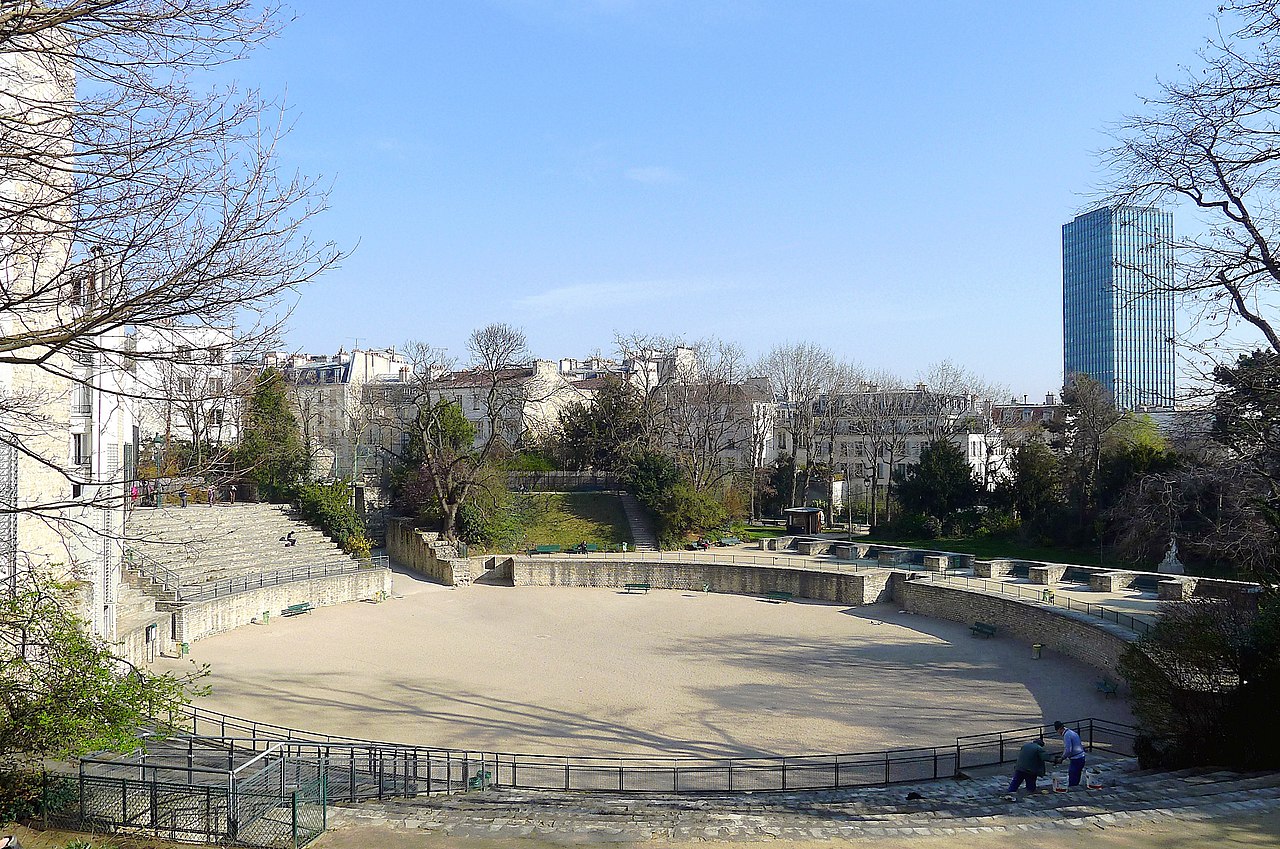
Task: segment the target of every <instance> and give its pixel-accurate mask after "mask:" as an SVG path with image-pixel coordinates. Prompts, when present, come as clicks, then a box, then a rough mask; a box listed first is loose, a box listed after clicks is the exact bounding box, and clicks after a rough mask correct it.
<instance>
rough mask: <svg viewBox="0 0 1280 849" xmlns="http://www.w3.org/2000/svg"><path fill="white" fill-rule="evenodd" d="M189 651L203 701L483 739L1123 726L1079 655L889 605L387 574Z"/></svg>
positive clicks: (592, 745)
mask: <svg viewBox="0 0 1280 849" xmlns="http://www.w3.org/2000/svg"><path fill="white" fill-rule="evenodd" d="M191 652H192V654H191V659H193V660H194V661H196V662H198V663H205V662H207V663H209V664H210V665H211V667H212V674H211V676H210V678H209V679H208V682H209V683H210V684H211V685H212V687H213V693H212V695H210V696H209V697H207V698H205V699H201V700H200V705H201V706H202V707H206V708H209V709H211V710H217V711H221V712H224V713H228V714H232V715H235V716H242V717H251V718H255V719H258V720H262V721H267V722H274V723H278V724H281V725H286V726H291V727H295V728H305V729H308V730H312V731H321V732H326V733H330V734H343V735H350V736H356V737H361V738H365V739H377V740H390V741H396V742H403V743H417V744H424V745H433V746H447V747H456V748H472V749H480V750H485V751H506V752H525V753H548V754H569V753H572V754H579V755H588V754H606V755H607V754H659V753H661V754H688V755H702V756H718V755H734V756H740V755H746V754H782V755H790V754H801V753H808V752H859V751H874V750H878V749H883V748H887V747H898V746H922V745H934V744H938V745H945V744H948V743H954V741H955V737H956V736H957V735H959V734H972V733H978V732H984V731H996V730H1001V729H1009V728H1015V727H1018V726H1024V725H1031V724H1036V723H1040V722H1045V721H1052V720H1054V719H1057V718H1062V719H1073V718H1079V717H1087V716H1095V717H1102V718H1107V719H1114V720H1119V721H1130V717H1129V713H1128V710H1127V707H1126V705H1125V703H1124V702H1123V701H1122V700H1120V699H1104V698H1103V696H1102V695H1101V694H1099V693H1098V692H1097V691H1096V690H1095V688H1094V681H1095V680H1096V679H1097V678H1098V677H1099V673H1098V671H1097V670H1095V669H1093V668H1092V667H1089V666H1086V665H1084V664H1081V663H1078V662H1076V661H1074V660H1071V659H1068V658H1064V657H1062V656H1059V655H1054V654H1052V653H1046V654H1045V657H1044V658H1043V659H1041V660H1033V659H1032V658H1031V656H1030V650H1029V648H1028V646H1027V645H1026V644H1025V643H1022V642H1019V641H1016V640H1012V639H1007V638H1000V637H996V638H994V639H989V640H988V639H977V638H974V637H971V636H970V634H969V632H968V629H967V628H966V627H965V626H964V625H961V624H959V623H954V622H946V621H941V620H935V619H928V618H925V617H920V616H913V615H908V614H903V613H899V612H898V610H897V608H896V607H893V606H890V605H876V606H873V607H863V608H849V607H844V606H842V605H836V604H827V603H806V602H792V603H789V604H773V603H768V602H765V601H762V600H760V599H756V598H752V597H748V596H734V595H717V594H704V593H689V592H681V591H674V590H654V591H652V592H650V593H648V594H645V595H641V594H630V595H628V594H625V593H621V592H618V591H615V590H609V589H563V588H552V587H517V588H513V587H496V586H479V585H477V586H472V587H466V588H462V589H450V588H446V587H441V586H439V585H436V584H431V583H428V582H425V581H423V580H421V579H418V578H416V577H414V576H412V575H411V574H408V573H403V572H398V573H397V574H396V577H395V597H394V598H392V599H391V600H389V601H386V602H383V603H381V604H371V603H358V604H347V605H341V606H337V607H326V608H321V609H318V610H316V611H315V612H313V613H311V614H309V615H306V616H295V617H291V618H288V619H277V618H274V617H273V618H272V620H271V622H270V624H269V625H265V626H250V627H246V628H241V629H239V630H237V631H233V632H231V633H227V634H220V635H218V636H214V637H210V638H207V639H205V640H201V641H199V642H197V643H194V644H193V645H192V646H191ZM184 664H185V662H184V661H177V660H168V659H161V660H160V661H159V662H158V664H157V666H158V667H159V668H161V669H176V668H181V667H182V666H183V665H184Z"/></svg>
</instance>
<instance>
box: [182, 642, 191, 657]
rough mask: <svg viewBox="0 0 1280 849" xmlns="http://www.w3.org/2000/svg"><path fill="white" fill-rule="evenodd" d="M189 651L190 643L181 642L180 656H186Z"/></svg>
mask: <svg viewBox="0 0 1280 849" xmlns="http://www.w3.org/2000/svg"><path fill="white" fill-rule="evenodd" d="M190 653H191V646H190V645H188V644H187V643H183V644H182V656H183V657H186V656H187V655H189V654H190Z"/></svg>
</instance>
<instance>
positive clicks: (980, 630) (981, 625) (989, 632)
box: [969, 622, 996, 637]
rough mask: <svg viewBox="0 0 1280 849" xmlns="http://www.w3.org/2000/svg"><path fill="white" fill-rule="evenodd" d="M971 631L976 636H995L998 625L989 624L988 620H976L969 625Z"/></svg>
mask: <svg viewBox="0 0 1280 849" xmlns="http://www.w3.org/2000/svg"><path fill="white" fill-rule="evenodd" d="M969 633H970V634H972V635H973V636H975V637H994V636H995V635H996V626H995V625H988V624H987V623H986V622H974V623H973V624H972V625H970V626H969Z"/></svg>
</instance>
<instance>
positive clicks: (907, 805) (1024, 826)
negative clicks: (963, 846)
mask: <svg viewBox="0 0 1280 849" xmlns="http://www.w3.org/2000/svg"><path fill="white" fill-rule="evenodd" d="M1099 774H1100V776H1101V779H1102V784H1103V787H1102V789H1100V790H1084V789H1078V790H1074V791H1070V792H1066V793H1055V792H1052V791H1048V792H1045V791H1042V792H1041V793H1040V794H1037V795H1034V796H1019V797H1016V799H1015V800H1013V801H1007V800H1006V797H1005V796H1004V794H1003V791H1004V787H1005V785H1006V783H1007V782H1008V777H1007V776H1006V775H1004V774H1003V773H1001V774H999V775H994V774H992V775H988V776H986V777H983V778H975V779H971V780H962V781H956V780H947V781H938V782H928V783H921V784H914V785H895V786H893V787H888V788H886V787H878V788H863V789H856V790H842V791H823V792H806V793H794V794H775V793H768V794H754V795H753V794H737V795H713V796H683V797H677V796H650V797H638V796H620V795H613V794H586V793H555V792H546V791H536V792H535V791H512V790H501V789H491V790H488V791H484V792H478V793H471V794H465V795H457V796H436V797H430V798H420V799H405V800H391V801H382V802H372V803H365V804H362V805H353V806H345V807H342V808H339V809H338V810H336V811H335V812H334V813H333V814H332V815H331V817H330V827H331V828H342V827H351V826H358V825H362V824H367V825H377V826H382V827H390V828H392V829H397V830H410V831H417V832H419V833H426V834H436V835H442V836H448V837H457V838H491V839H503V838H511V837H529V836H533V837H538V838H545V839H549V840H557V841H560V840H570V841H572V840H576V839H589V840H592V841H596V842H618V843H631V842H642V841H648V840H653V839H666V840H675V841H681V840H754V839H768V838H781V839H786V840H793V841H801V840H837V839H843V838H856V837H881V836H910V835H932V836H948V835H957V834H982V833H990V832H1033V831H1037V830H1041V829H1079V828H1085V827H1090V826H1095V825H1102V826H1106V825H1111V824H1125V823H1137V822H1159V821H1166V820H1167V821H1179V820H1181V821H1190V820H1208V819H1212V818H1213V817H1215V816H1221V815H1224V814H1260V813H1267V812H1274V811H1280V774H1276V773H1266V774H1238V773H1223V772H1203V771H1182V772H1173V773H1151V772H1141V771H1138V770H1137V768H1136V764H1135V763H1134V762H1133V761H1132V760H1121V761H1115V762H1111V763H1108V764H1103V765H1101V766H1100V767H1099ZM913 793H914V794H919V796H920V798H919V799H915V798H912V799H908V794H913Z"/></svg>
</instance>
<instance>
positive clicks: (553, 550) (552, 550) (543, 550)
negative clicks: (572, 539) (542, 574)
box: [529, 545, 560, 554]
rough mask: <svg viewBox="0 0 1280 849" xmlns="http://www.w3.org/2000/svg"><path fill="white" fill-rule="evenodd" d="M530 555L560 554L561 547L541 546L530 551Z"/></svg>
mask: <svg viewBox="0 0 1280 849" xmlns="http://www.w3.org/2000/svg"><path fill="white" fill-rule="evenodd" d="M529 553H530V554H559V553H560V546H558V545H540V546H538V547H537V548H532V549H530V550H529Z"/></svg>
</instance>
